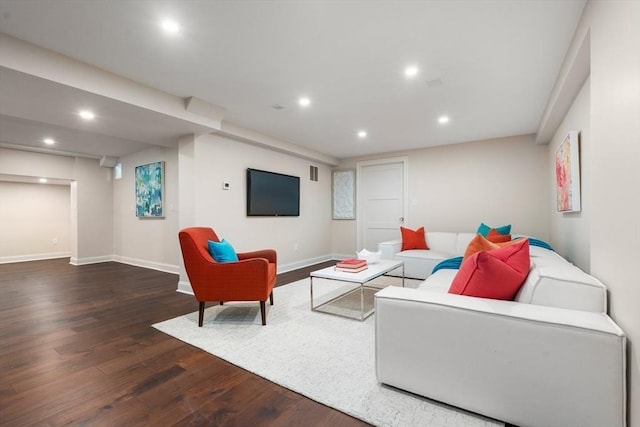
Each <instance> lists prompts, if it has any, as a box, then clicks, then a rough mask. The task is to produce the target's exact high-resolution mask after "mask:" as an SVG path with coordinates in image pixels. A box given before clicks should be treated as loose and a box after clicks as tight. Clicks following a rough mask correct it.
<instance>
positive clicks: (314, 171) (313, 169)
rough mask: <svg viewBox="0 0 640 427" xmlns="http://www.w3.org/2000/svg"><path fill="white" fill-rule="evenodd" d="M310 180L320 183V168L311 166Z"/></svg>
mask: <svg viewBox="0 0 640 427" xmlns="http://www.w3.org/2000/svg"><path fill="white" fill-rule="evenodd" d="M309 179H310V180H311V181H316V182H318V167H317V166H313V165H312V166H309Z"/></svg>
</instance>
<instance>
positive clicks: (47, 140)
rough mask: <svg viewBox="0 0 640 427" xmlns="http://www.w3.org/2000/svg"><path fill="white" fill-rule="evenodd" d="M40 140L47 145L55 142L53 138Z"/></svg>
mask: <svg viewBox="0 0 640 427" xmlns="http://www.w3.org/2000/svg"><path fill="white" fill-rule="evenodd" d="M42 142H44V143H45V144H47V145H53V144H55V143H56V142H55V141H54V140H53V138H45V139H43V140H42Z"/></svg>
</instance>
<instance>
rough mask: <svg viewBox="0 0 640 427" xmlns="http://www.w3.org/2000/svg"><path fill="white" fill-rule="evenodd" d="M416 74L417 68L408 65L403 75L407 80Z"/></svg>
mask: <svg viewBox="0 0 640 427" xmlns="http://www.w3.org/2000/svg"><path fill="white" fill-rule="evenodd" d="M417 74H418V67H416V66H415V65H410V66H408V67H407V68H405V69H404V75H405V77H407V78H412V77H415V76H416V75H417Z"/></svg>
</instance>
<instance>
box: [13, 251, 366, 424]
mask: <svg viewBox="0 0 640 427" xmlns="http://www.w3.org/2000/svg"><path fill="white" fill-rule="evenodd" d="M326 265H330V263H326ZM323 266H324V265H319V266H314V267H313V268H307V269H302V270H297V271H294V272H290V273H285V274H282V275H280V276H279V277H278V285H282V284H285V283H289V282H292V281H295V280H298V279H301V278H304V277H308V273H309V271H310V270H311V269H315V268H320V267H323ZM177 282H178V276H177V275H174V274H168V273H162V272H158V271H154V270H148V269H144V268H139V267H133V266H129V265H125V264H119V263H115V262H110V263H101V264H93V265H86V266H80V267H74V266H71V265H69V260H68V259H58V260H47V261H33V262H25V263H15V264H2V265H0V424H1V425H3V426H29V425H38V426H60V425H74V426H78V425H82V426H102V425H104V426H133V425H152V426H171V425H194V426H197V425H209V426H218V425H220V426H261V425H267V426H327V425H330V426H332V427H339V426H363V425H367V424H365V423H363V422H361V421H359V420H357V419H354V418H352V417H350V416H348V415H346V414H343V413H341V412H338V411H336V410H333V409H331V408H328V407H326V406H323V405H321V404H319V403H317V402H314V401H312V400H309V399H307V398H305V397H303V396H301V395H299V394H297V393H294V392H292V391H290V390H287V389H285V388H282V387H280V386H278V385H276V384H274V383H271V382H270V381H267V380H265V379H263V378H260V377H258V376H255V375H253V374H251V373H249V372H247V371H245V370H243V369H240V368H237V367H235V366H234V365H231V364H229V363H227V362H225V361H223V360H221V359H218V358H217V357H214V356H212V355H210V354H208V353H206V352H204V351H201V350H199V349H197V348H195V347H192V346H190V345H188V344H184V343H183V342H181V341H179V340H177V339H174V338H172V337H170V336H168V335H165V334H163V333H162V332H159V331H157V330H155V329H153V328H152V327H151V324H153V323H156V322H159V321H162V320H166V319H170V318H173V317H176V316H179V315H182V314H186V313H190V312H193V311H197V302H196V300H195V299H194V298H193V297H192V296H190V295H184V294H180V293H177V292H176V286H177ZM275 304H278V301H277V300H276V301H275ZM268 321H269V318H268V317H267V322H268ZM256 327H261V326H256ZM283 369H286V366H283Z"/></svg>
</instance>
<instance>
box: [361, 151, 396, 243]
mask: <svg viewBox="0 0 640 427" xmlns="http://www.w3.org/2000/svg"><path fill="white" fill-rule="evenodd" d="M390 163H402V166H403V173H404V177H403V187H404V189H403V190H404V191H403V195H402V198H403V199H404V200H403V202H404V203H403V207H402V210H403V212H404V224H408V223H409V158H408V157H406V156H402V157H388V158H384V159H376V160H362V161H358V162H356V250H358V251H359V250H361V249H362V237H363V232H362V206H363V205H364V203H363V202H362V195H363V191H362V181H363V178H362V177H363V172H362V170H363V169H364V168H366V167H367V166H376V165H386V164H390Z"/></svg>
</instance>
